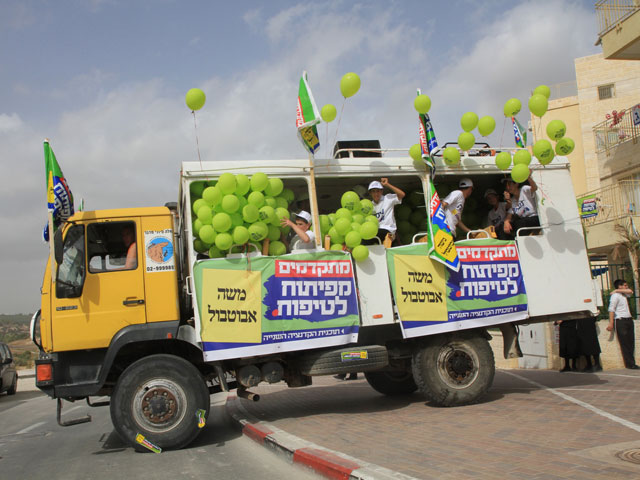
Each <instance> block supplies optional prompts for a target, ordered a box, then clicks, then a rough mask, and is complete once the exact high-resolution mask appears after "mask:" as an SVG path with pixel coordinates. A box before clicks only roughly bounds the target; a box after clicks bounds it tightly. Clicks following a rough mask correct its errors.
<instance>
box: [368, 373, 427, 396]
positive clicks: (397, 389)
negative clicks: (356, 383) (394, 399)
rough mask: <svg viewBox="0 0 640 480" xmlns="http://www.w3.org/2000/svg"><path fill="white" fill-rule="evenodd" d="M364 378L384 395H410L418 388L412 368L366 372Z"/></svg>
mask: <svg viewBox="0 0 640 480" xmlns="http://www.w3.org/2000/svg"><path fill="white" fill-rule="evenodd" d="M364 378H366V379H367V382H369V385H371V388H373V389H374V390H375V391H376V392H379V393H382V394H383V395H409V394H410V393H413V392H415V391H416V390H417V389H418V386H417V385H416V382H415V381H414V380H413V374H412V372H411V370H389V371H384V370H383V371H377V372H365V373H364Z"/></svg>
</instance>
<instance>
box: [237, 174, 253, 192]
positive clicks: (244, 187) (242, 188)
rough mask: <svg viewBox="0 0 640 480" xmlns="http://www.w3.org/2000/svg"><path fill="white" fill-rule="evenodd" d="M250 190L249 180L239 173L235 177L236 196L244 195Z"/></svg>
mask: <svg viewBox="0 0 640 480" xmlns="http://www.w3.org/2000/svg"><path fill="white" fill-rule="evenodd" d="M250 188H251V180H249V177H247V176H246V175H243V174H242V173H239V174H237V175H236V191H235V193H236V195H240V196H243V195H246V194H247V192H248V191H249V189H250Z"/></svg>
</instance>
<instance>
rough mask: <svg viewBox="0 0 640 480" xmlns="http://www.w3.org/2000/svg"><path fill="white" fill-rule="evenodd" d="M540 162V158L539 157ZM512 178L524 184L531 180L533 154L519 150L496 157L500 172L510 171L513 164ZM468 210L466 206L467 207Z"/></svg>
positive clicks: (502, 153)
mask: <svg viewBox="0 0 640 480" xmlns="http://www.w3.org/2000/svg"><path fill="white" fill-rule="evenodd" d="M534 154H535V148H534ZM538 160H539V157H538ZM512 163H513V168H512V169H511V178H512V179H513V181H514V182H518V183H522V182H525V181H526V180H527V178H529V173H530V172H529V164H530V163H531V154H530V153H529V151H528V150H518V151H516V153H514V154H513V157H512V155H511V153H509V152H500V153H498V154H497V155H496V167H498V168H499V169H500V170H505V171H506V170H509V167H511V164H512ZM465 208H466V205H465Z"/></svg>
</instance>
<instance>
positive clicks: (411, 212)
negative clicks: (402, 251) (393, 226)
mask: <svg viewBox="0 0 640 480" xmlns="http://www.w3.org/2000/svg"><path fill="white" fill-rule="evenodd" d="M394 216H395V218H396V223H397V226H398V232H397V234H398V236H399V237H400V241H401V242H402V243H403V244H409V243H411V242H412V241H413V236H414V235H415V234H416V233H418V232H426V231H427V230H428V228H429V224H428V222H427V210H426V207H425V200H424V193H422V191H418V190H417V191H414V192H409V193H407V195H406V196H405V197H404V199H403V200H402V203H401V204H400V205H397V206H396V207H395V209H394Z"/></svg>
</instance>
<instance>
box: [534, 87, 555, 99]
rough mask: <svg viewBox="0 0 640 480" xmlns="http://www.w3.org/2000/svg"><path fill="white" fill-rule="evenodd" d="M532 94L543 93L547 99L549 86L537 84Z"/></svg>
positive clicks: (549, 91) (549, 94)
mask: <svg viewBox="0 0 640 480" xmlns="http://www.w3.org/2000/svg"><path fill="white" fill-rule="evenodd" d="M533 94H534V95H537V94H540V95H544V96H545V97H546V98H547V100H548V99H549V97H550V96H551V89H550V88H549V87H547V86H546V85H538V86H537V87H536V89H535V90H534V91H533Z"/></svg>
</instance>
